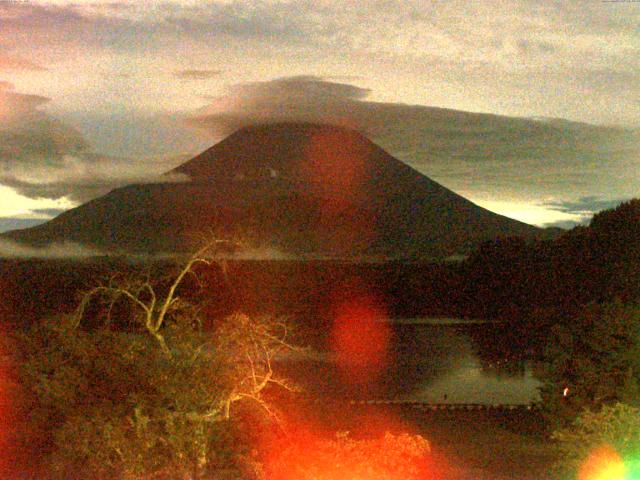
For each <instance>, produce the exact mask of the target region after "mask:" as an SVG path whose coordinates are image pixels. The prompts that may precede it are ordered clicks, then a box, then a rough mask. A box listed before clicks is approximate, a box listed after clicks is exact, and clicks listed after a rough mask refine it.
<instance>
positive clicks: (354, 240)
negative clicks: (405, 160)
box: [301, 128, 375, 252]
mask: <svg viewBox="0 0 640 480" xmlns="http://www.w3.org/2000/svg"><path fill="white" fill-rule="evenodd" d="M370 154H371V148H370V146H369V144H368V143H366V142H365V141H363V140H362V138H361V137H359V136H357V135H356V134H353V133H350V132H348V131H344V130H336V129H332V128H326V129H320V130H319V131H318V132H317V133H315V134H313V135H312V136H311V138H310V139H309V141H308V144H307V145H306V148H305V162H304V164H303V165H302V171H301V175H302V177H303V178H305V179H306V181H307V182H308V184H309V185H310V188H311V189H312V190H314V191H315V193H316V194H318V196H319V197H318V198H319V201H320V204H319V205H318V208H319V219H318V223H319V225H320V227H321V229H323V234H324V235H325V236H326V238H325V239H324V241H325V242H328V244H329V246H330V249H331V250H333V251H338V252H339V251H341V250H353V249H354V248H355V249H363V250H364V249H366V247H367V246H368V245H369V244H370V243H371V241H372V238H373V236H374V234H375V218H374V217H373V214H372V211H371V209H370V205H371V199H370V198H369V192H368V190H369V187H368V185H367V183H368V182H370V181H371V180H370V179H371V173H370V171H369V169H368V168H367V163H368V157H369V155H370ZM336 226H342V228H336Z"/></svg>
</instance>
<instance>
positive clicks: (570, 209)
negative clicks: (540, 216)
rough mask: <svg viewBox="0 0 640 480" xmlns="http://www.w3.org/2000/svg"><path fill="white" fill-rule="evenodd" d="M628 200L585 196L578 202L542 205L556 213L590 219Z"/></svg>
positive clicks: (568, 201) (570, 201)
mask: <svg viewBox="0 0 640 480" xmlns="http://www.w3.org/2000/svg"><path fill="white" fill-rule="evenodd" d="M628 200H630V198H619V199H613V200H610V199H604V198H598V197H595V196H586V197H581V198H579V199H578V200H565V201H553V202H545V203H543V204H542V205H543V206H545V207H548V208H550V209H552V210H556V211H558V212H563V213H569V214H573V215H580V216H583V217H587V218H591V217H592V216H593V214H595V213H597V212H599V211H601V210H607V209H609V208H614V207H617V206H618V205H620V204H621V203H622V202H626V201H628Z"/></svg>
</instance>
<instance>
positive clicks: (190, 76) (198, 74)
mask: <svg viewBox="0 0 640 480" xmlns="http://www.w3.org/2000/svg"><path fill="white" fill-rule="evenodd" d="M221 74H222V70H207V69H204V70H197V69H194V70H178V71H176V72H174V76H175V77H176V78H179V79H180V80H208V79H209V78H213V77H217V76H219V75H221Z"/></svg>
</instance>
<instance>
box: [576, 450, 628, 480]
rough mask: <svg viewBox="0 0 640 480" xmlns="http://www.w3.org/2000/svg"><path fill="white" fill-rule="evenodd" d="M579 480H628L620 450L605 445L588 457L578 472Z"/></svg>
mask: <svg viewBox="0 0 640 480" xmlns="http://www.w3.org/2000/svg"><path fill="white" fill-rule="evenodd" d="M578 480H627V468H626V466H625V464H624V462H623V460H622V458H621V457H620V455H619V454H618V452H616V451H615V449H614V448H613V447H611V446H609V445H604V446H602V447H600V448H598V449H596V450H594V451H593V452H591V454H590V455H589V457H587V459H586V461H585V462H584V463H583V464H582V466H581V467H580V471H579V472H578Z"/></svg>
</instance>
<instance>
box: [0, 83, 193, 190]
mask: <svg viewBox="0 0 640 480" xmlns="http://www.w3.org/2000/svg"><path fill="white" fill-rule="evenodd" d="M47 100H48V99H46V98H44V97H40V96H36V95H23V94H20V93H15V92H13V91H0V184H3V185H5V186H9V187H12V188H14V189H15V190H16V191H17V192H18V193H20V194H22V195H25V196H27V197H31V198H49V199H58V198H62V197H67V198H68V199H70V200H71V201H76V202H80V201H86V200H89V199H91V198H94V197H96V196H99V195H102V194H104V193H107V192H108V191H109V190H111V189H113V188H115V187H118V186H122V185H126V184H130V183H159V182H184V181H188V178H186V177H184V176H177V175H162V173H163V172H164V171H166V170H168V169H169V168H170V167H173V166H175V161H177V160H178V159H173V160H172V159H162V158H160V159H158V158H156V157H147V158H137V159H132V158H124V157H113V156H106V155H100V154H97V153H95V152H93V150H92V148H91V147H90V146H89V144H88V143H87V142H86V140H85V139H84V137H83V136H82V135H81V134H80V133H79V132H78V131H77V130H76V129H74V128H72V127H70V126H69V125H67V124H65V123H63V122H60V121H58V120H56V119H54V118H52V117H50V116H49V115H47V114H45V113H44V112H42V111H40V110H39V109H38V107H39V106H40V105H42V104H43V103H45V102H46V101H47Z"/></svg>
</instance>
